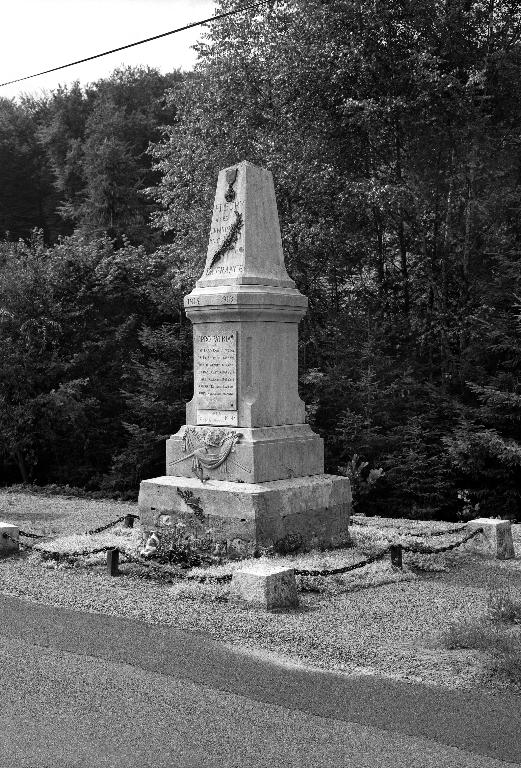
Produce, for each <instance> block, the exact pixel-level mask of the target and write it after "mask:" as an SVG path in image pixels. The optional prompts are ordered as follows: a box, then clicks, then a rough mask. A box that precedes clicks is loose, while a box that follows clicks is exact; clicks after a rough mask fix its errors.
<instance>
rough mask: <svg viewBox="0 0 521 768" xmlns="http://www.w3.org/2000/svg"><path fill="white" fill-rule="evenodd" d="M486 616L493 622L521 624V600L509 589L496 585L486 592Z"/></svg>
mask: <svg viewBox="0 0 521 768" xmlns="http://www.w3.org/2000/svg"><path fill="white" fill-rule="evenodd" d="M487 616H488V618H489V619H490V621H494V622H505V623H513V624H521V600H519V599H517V598H516V597H515V596H514V594H513V592H512V591H511V590H509V589H507V588H505V587H497V588H496V589H493V590H491V591H490V592H489V594H488V598H487Z"/></svg>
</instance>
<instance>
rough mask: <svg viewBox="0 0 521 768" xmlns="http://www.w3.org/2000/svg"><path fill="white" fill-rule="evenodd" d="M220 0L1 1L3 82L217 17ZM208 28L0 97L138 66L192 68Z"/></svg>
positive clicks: (12, 88)
mask: <svg viewBox="0 0 521 768" xmlns="http://www.w3.org/2000/svg"><path fill="white" fill-rule="evenodd" d="M214 7H215V3H214V0H0V11H1V14H0V82H2V83H3V82H5V81H7V80H13V79H15V78H18V77H24V76H25V75H31V74H33V73H34V72H40V71H41V70H45V69H51V68H52V67H56V66H59V65H61V64H67V63H68V62H69V61H75V60H76V59H82V58H84V57H87V56H92V55H94V54H96V53H101V52H103V51H106V50H109V49H111V48H117V47H118V46H120V45H126V44H127V43H132V42H135V41H137V40H141V39H143V38H145V37H152V36H153V35H158V34H161V33H162V32H168V31H169V30H171V29H176V28H177V27H182V26H184V25H185V24H190V23H192V22H194V21H199V20H200V19H205V18H208V17H209V16H212V15H213V13H214ZM203 29H204V28H202V27H196V28H195V29H190V30H186V31H184V32H179V33H177V34H175V35H171V36H169V37H165V38H162V39H161V40H155V41H153V42H151V43H145V44H144V45H139V46H136V47H135V48H131V49H129V50H127V51H120V52H119V53H113V54H111V55H110V56H104V57H103V58H101V59H97V60H95V61H90V62H86V63H84V64H77V65H76V66H74V67H70V68H69V69H65V70H61V71H60V72H55V73H52V74H49V75H42V76H41V77H36V78H33V79H32V80H26V81H25V82H21V83H15V84H13V85H7V86H3V87H1V88H0V96H4V97H6V98H12V97H14V96H17V95H19V94H20V93H23V92H26V93H39V92H41V91H42V90H52V89H53V88H56V87H57V85H58V84H60V83H62V84H68V83H71V82H73V81H74V80H79V81H80V82H81V83H82V84H86V83H89V82H92V81H94V80H98V79H99V78H101V77H106V76H107V75H109V74H110V73H111V72H112V71H113V70H114V69H115V68H116V67H119V66H121V65H132V66H136V65H138V64H143V65H148V66H151V67H156V68H157V69H159V70H160V71H161V72H169V71H172V70H173V69H177V68H178V67H181V68H182V69H184V70H188V69H192V68H193V65H194V62H195V58H196V57H195V53H194V51H193V50H192V49H191V46H192V45H193V44H194V43H195V42H196V41H197V40H198V38H199V37H200V35H201V33H202V31H203Z"/></svg>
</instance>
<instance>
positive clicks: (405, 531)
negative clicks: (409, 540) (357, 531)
mask: <svg viewBox="0 0 521 768" xmlns="http://www.w3.org/2000/svg"><path fill="white" fill-rule="evenodd" d="M351 522H352V524H353V525H359V526H360V527H361V528H387V529H388V530H392V531H396V532H397V533H398V534H399V535H400V536H418V537H424V536H428V537H430V536H446V535H448V534H451V533H460V531H464V530H465V529H466V527H467V526H466V525H459V526H458V527H457V528H446V529H445V530H444V531H433V532H432V533H431V532H429V531H426V532H425V533H415V532H414V531H411V530H409V529H408V528H406V527H405V526H397V525H371V523H366V522H364V523H362V522H361V519H358V520H357V519H355V518H354V517H352V518H351ZM402 531H403V533H402Z"/></svg>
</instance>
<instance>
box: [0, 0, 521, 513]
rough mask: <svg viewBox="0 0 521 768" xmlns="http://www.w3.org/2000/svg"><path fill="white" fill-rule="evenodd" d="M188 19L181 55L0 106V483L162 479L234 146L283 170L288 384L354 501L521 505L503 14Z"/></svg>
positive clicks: (515, 228)
mask: <svg viewBox="0 0 521 768" xmlns="http://www.w3.org/2000/svg"><path fill="white" fill-rule="evenodd" d="M236 5H237V3H236V0H233V2H231V0H221V2H220V3H218V8H217V12H220V11H225V10H229V9H231V8H233V7H235V6H236ZM205 30H206V31H205V34H204V36H203V37H202V39H201V43H200V44H199V45H198V48H197V51H198V64H197V66H196V68H195V70H194V71H193V72H188V73H182V72H179V71H174V72H172V73H169V74H161V73H159V72H158V71H155V70H153V69H151V68H148V67H146V66H143V67H139V68H128V69H119V70H115V71H114V72H113V74H112V75H111V76H110V77H108V78H105V79H102V80H99V81H98V82H95V83H92V84H90V85H88V86H85V87H82V86H80V85H79V84H78V83H76V84H74V85H72V86H68V87H61V88H58V89H57V90H55V91H53V92H50V93H45V94H43V95H38V96H35V95H26V96H24V97H21V98H19V99H17V100H9V99H5V98H3V99H2V98H0V168H1V170H2V173H1V175H0V234H1V242H0V478H1V480H0V484H3V485H10V484H14V483H20V482H23V483H35V484H38V485H48V484H56V485H69V486H74V487H78V488H81V489H84V490H85V491H87V492H92V493H97V494H100V495H105V496H107V495H108V496H116V497H117V496H120V497H123V498H133V497H135V496H136V494H137V490H138V485H139V481H140V480H141V479H143V478H146V477H154V476H157V475H161V474H163V473H164V441H165V438H166V437H167V436H169V435H170V434H172V433H174V432H176V431H177V430H178V428H179V427H180V426H181V425H182V424H183V423H184V404H185V402H186V401H187V400H189V399H190V397H191V394H192V334H191V325H190V323H189V322H188V321H187V319H186V317H185V315H184V312H183V296H184V295H185V294H186V293H188V292H189V291H190V290H191V288H192V287H193V285H194V282H195V280H196V279H197V278H198V277H199V275H200V273H201V271H202V267H203V263H204V256H205V253H206V246H207V239H208V233H209V228H210V217H211V211H212V202H213V195H214V192H215V184H216V179H217V173H218V171H219V169H220V168H223V167H226V166H229V165H232V164H234V163H237V162H239V161H241V160H244V159H245V160H249V161H250V162H252V163H255V164H257V165H261V166H264V167H267V168H269V169H270V170H271V171H272V173H273V176H274V179H275V186H276V193H277V201H278V209H279V216H280V223H281V231H282V238H283V246H284V252H285V258H286V264H287V268H288V271H289V273H290V275H291V276H292V277H293V279H294V280H295V281H296V283H297V286H298V288H299V290H300V291H301V292H302V293H304V294H305V295H306V296H308V297H309V312H308V314H307V316H306V318H305V319H304V320H303V321H302V323H301V325H300V348H299V355H300V380H299V386H300V391H301V396H302V398H303V399H304V401H305V402H306V405H307V414H308V420H309V422H310V424H311V425H312V427H313V429H314V430H315V431H317V432H319V433H320V434H321V435H322V437H323V438H324V440H325V446H326V470H327V471H330V472H333V473H341V474H347V475H348V476H349V477H350V478H351V480H352V483H353V487H354V492H355V509H356V511H358V512H364V513H366V514H382V515H388V516H394V517H399V516H405V517H411V518H423V519H428V518H438V519H446V520H458V519H462V520H463V519H467V518H468V517H475V516H476V515H485V516H487V517H490V516H503V517H509V518H511V519H512V520H517V521H520V520H521V380H520V371H521V369H520V363H521V335H520V329H521V326H520V322H521V307H520V297H521V269H520V267H521V8H520V6H519V5H518V3H517V2H514V1H513V0H486V2H484V1H483V2H482V1H481V0H480V1H479V2H475V1H473V0H286V1H285V2H274V3H271V4H267V5H266V6H263V7H262V8H259V9H258V10H257V11H255V12H252V11H250V12H245V13H239V14H236V15H233V16H230V17H228V18H226V19H222V20H221V21H218V22H215V23H213V24H211V25H207V26H206V28H205ZM143 57H144V60H146V48H143Z"/></svg>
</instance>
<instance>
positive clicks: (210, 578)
mask: <svg viewBox="0 0 521 768" xmlns="http://www.w3.org/2000/svg"><path fill="white" fill-rule="evenodd" d="M121 556H122V558H123V560H122V562H127V563H135V564H136V565H144V566H145V567H152V566H155V567H156V568H161V567H163V568H164V570H165V573H168V571H167V570H166V567H165V566H163V565H162V564H161V563H157V562H155V561H154V560H152V559H148V558H147V559H145V558H141V557H135V556H134V555H129V554H128V552H121ZM173 573H174V574H175V576H177V577H178V578H179V579H183V580H184V581H198V582H200V583H204V582H206V581H212V582H225V581H231V580H232V574H231V573H225V574H223V575H222V576H204V575H201V576H186V575H184V574H182V573H179V571H175V572H173Z"/></svg>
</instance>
